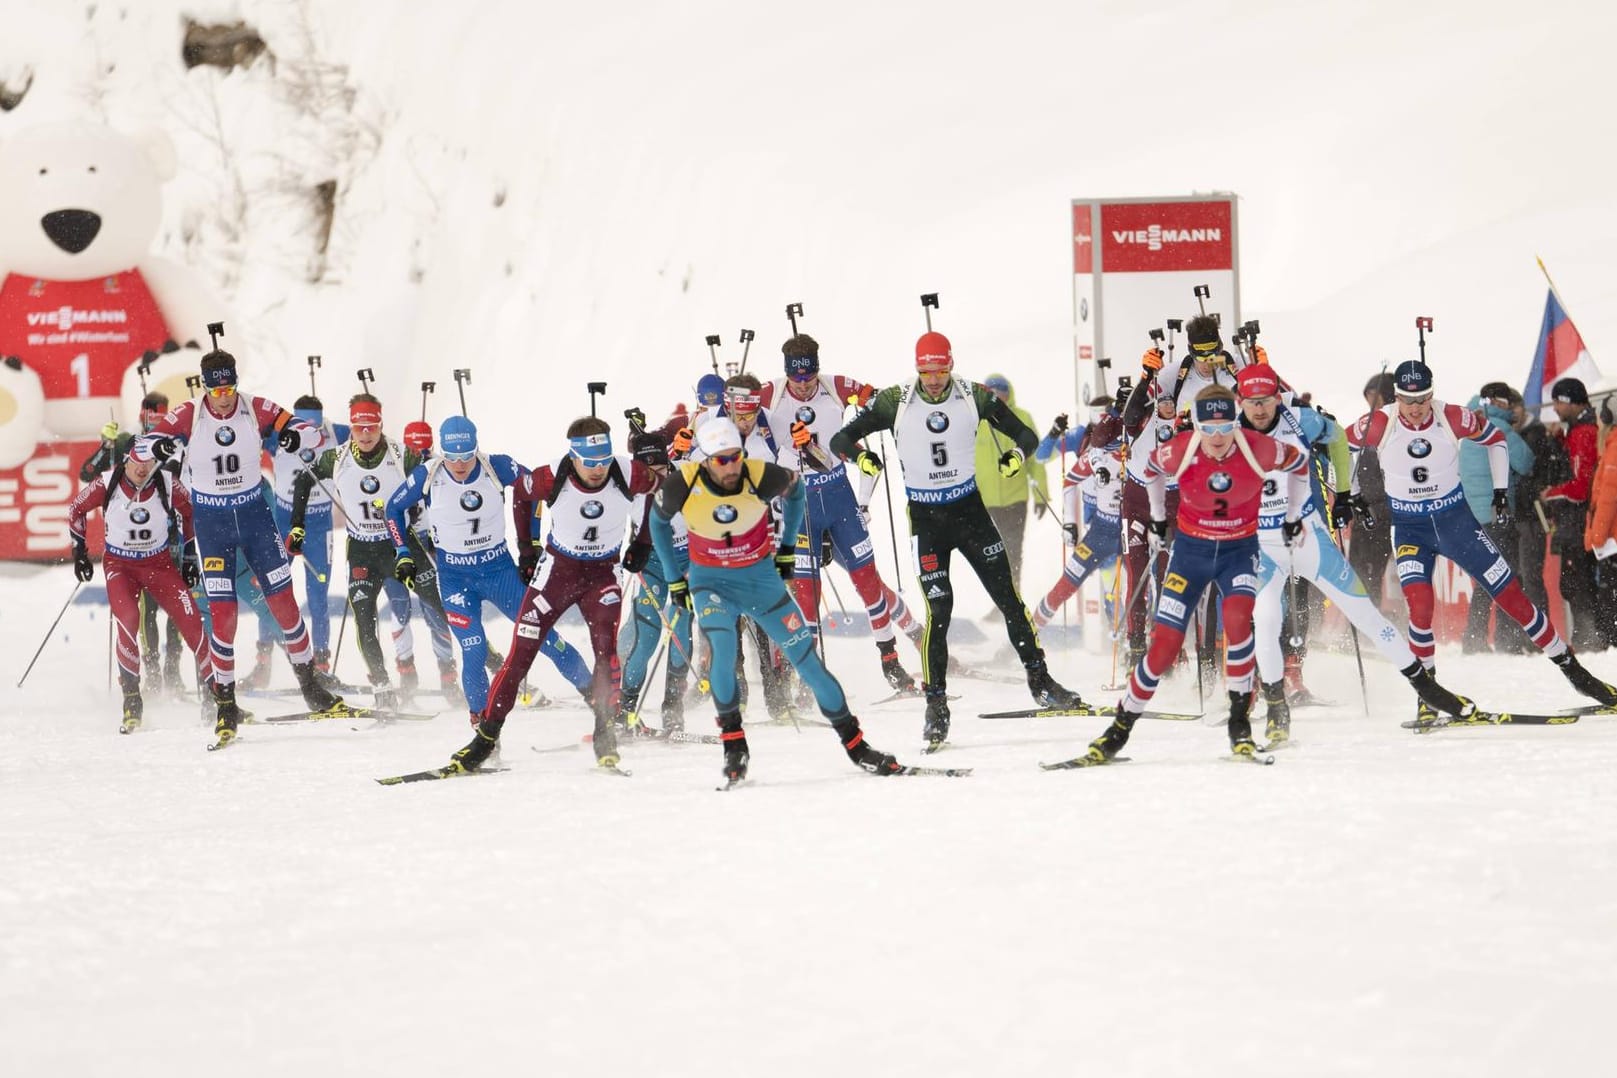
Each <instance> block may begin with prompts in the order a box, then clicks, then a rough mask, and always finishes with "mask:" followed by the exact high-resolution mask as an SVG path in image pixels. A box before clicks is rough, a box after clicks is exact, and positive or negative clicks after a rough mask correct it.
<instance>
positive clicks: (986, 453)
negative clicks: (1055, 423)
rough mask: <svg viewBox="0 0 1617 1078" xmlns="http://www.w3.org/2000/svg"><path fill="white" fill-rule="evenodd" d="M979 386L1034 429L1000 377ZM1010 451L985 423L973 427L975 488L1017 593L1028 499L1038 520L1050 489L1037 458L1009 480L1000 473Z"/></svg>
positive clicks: (1008, 445)
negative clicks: (996, 534)
mask: <svg viewBox="0 0 1617 1078" xmlns="http://www.w3.org/2000/svg"><path fill="white" fill-rule="evenodd" d="M983 385H984V386H986V387H987V389H988V391H989V392H990V393H992V394H993V395H994V396H996V397H998V398H999V399H1000V400H1001V401H1003V402H1004V404H1005V407H1007V408H1009V409H1010V410H1011V411H1012V412H1013V413H1015V415H1016V418H1018V419H1020V420H1021V421H1022V422H1023V423H1025V424H1027V426H1028V428H1029V429H1030V430H1038V427H1036V426H1034V423H1033V415H1032V413H1031V412H1029V411H1028V410H1027V409H1025V408H1018V407H1017V406H1016V393H1015V391H1014V390H1012V389H1011V383H1010V381H1009V380H1008V379H1007V378H1006V377H1005V376H1004V375H1003V374H990V375H989V376H988V377H987V378H984V379H983ZM1012 448H1015V447H1014V446H1012V445H1011V444H1010V441H1009V440H1008V439H1007V438H1006V437H1005V436H1004V435H1003V434H1000V433H999V431H997V430H995V429H994V428H993V427H991V426H989V424H988V422H987V421H986V420H984V421H983V422H981V423H979V424H978V425H977V489H978V490H979V491H981V492H982V496H983V505H985V506H987V507H988V515H989V517H991V518H992V519H993V521H994V527H996V528H998V529H999V536H1000V538H1001V539H1003V540H1005V554H1006V556H1007V557H1008V558H1009V559H1010V563H1011V580H1012V581H1013V582H1015V584H1016V587H1017V589H1018V591H1020V590H1021V587H1022V583H1021V581H1022V534H1023V532H1024V531H1025V530H1026V529H1027V503H1028V499H1029V498H1032V499H1033V515H1034V517H1035V518H1037V517H1042V516H1044V514H1045V511H1046V508H1047V506H1048V504H1049V501H1050V488H1049V483H1048V481H1047V480H1046V479H1045V475H1044V465H1043V464H1042V463H1038V462H1037V457H1035V459H1034V460H1031V461H1028V462H1027V463H1026V464H1025V465H1024V466H1023V468H1022V470H1021V471H1019V472H1017V473H1016V474H1015V475H1013V476H1011V477H1010V478H1006V477H1005V476H1003V475H1001V474H1000V471H999V458H1000V456H1001V455H1002V454H1003V453H1004V452H1005V451H1006V450H1007V449H1012Z"/></svg>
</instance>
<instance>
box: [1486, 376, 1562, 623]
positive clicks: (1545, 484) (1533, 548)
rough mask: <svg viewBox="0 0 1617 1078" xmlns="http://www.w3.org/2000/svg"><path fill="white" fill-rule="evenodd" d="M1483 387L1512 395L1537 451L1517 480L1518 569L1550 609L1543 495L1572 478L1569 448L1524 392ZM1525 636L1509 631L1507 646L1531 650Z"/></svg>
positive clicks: (1520, 424)
mask: <svg viewBox="0 0 1617 1078" xmlns="http://www.w3.org/2000/svg"><path fill="white" fill-rule="evenodd" d="M1482 389H1483V394H1482V395H1483V396H1485V397H1491V396H1496V395H1497V394H1498V393H1499V392H1500V391H1503V392H1504V393H1505V395H1506V396H1507V397H1508V398H1509V399H1510V401H1511V403H1512V413H1513V415H1514V417H1515V418H1514V420H1513V425H1514V426H1515V428H1516V433H1517V434H1518V435H1520V436H1521V440H1522V441H1524V442H1526V443H1527V448H1528V450H1529V451H1531V452H1532V454H1533V471H1532V474H1530V475H1526V476H1523V477H1522V479H1521V481H1520V482H1519V483H1517V484H1516V503H1515V506H1514V509H1515V514H1516V559H1517V560H1516V569H1517V572H1518V574H1519V575H1520V576H1521V581H1522V590H1523V591H1524V592H1526V593H1527V597H1528V598H1529V599H1531V600H1533V604H1534V605H1535V606H1537V607H1538V608H1539V609H1540V610H1548V609H1549V608H1550V593H1549V589H1548V588H1547V587H1546V586H1545V584H1544V559H1545V558H1546V557H1547V556H1548V554H1549V515H1548V514H1547V513H1546V512H1545V511H1544V503H1543V502H1541V501H1540V500H1539V496H1540V495H1542V494H1543V493H1544V491H1545V490H1547V489H1548V488H1550V487H1552V486H1554V485H1555V484H1557V483H1562V482H1565V481H1566V480H1567V479H1568V478H1570V477H1571V468H1570V467H1568V466H1567V464H1566V452H1565V448H1564V447H1562V446H1560V444H1559V443H1555V444H1554V445H1553V446H1552V443H1551V440H1550V434H1549V431H1548V430H1546V429H1545V427H1544V424H1543V423H1542V422H1541V421H1540V420H1539V418H1538V412H1537V411H1536V410H1532V409H1529V408H1528V407H1527V406H1526V404H1525V403H1523V401H1522V395H1521V394H1520V393H1518V392H1516V391H1515V390H1514V389H1511V388H1510V387H1509V386H1507V385H1505V384H1504V383H1503V382H1490V383H1488V384H1487V385H1485V386H1483V387H1482ZM1523 639H1525V634H1523V636H1522V637H1516V636H1514V635H1513V634H1510V633H1507V634H1506V635H1505V649H1506V650H1507V651H1512V652H1514V651H1517V650H1518V647H1519V648H1520V653H1521V654H1524V655H1525V654H1528V652H1527V645H1526V644H1525V643H1522V642H1521V641H1522V640H1523Z"/></svg>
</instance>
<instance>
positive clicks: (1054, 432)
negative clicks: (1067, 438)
mask: <svg viewBox="0 0 1617 1078" xmlns="http://www.w3.org/2000/svg"><path fill="white" fill-rule="evenodd" d="M1065 433H1067V413H1066V412H1062V413H1061V414H1060V415H1058V416H1056V421H1055V422H1054V423H1051V424H1050V435H1049V437H1050V440H1051V441H1052V442H1059V441H1060V440H1061V436H1062V435H1063V434H1065Z"/></svg>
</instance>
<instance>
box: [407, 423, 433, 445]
mask: <svg viewBox="0 0 1617 1078" xmlns="http://www.w3.org/2000/svg"><path fill="white" fill-rule="evenodd" d="M404 447H405V448H406V449H414V450H415V451H416V452H417V453H426V452H429V451H431V449H432V424H431V423H428V422H426V421H425V420H422V419H412V420H410V422H408V423H406V424H405V425H404Z"/></svg>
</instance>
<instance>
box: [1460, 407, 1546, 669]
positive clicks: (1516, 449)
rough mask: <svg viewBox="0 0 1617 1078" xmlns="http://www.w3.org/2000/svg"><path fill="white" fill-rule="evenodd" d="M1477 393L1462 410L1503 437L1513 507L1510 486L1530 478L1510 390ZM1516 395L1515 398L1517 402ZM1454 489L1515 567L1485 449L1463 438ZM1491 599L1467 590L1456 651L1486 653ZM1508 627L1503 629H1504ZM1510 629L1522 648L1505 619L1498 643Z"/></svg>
mask: <svg viewBox="0 0 1617 1078" xmlns="http://www.w3.org/2000/svg"><path fill="white" fill-rule="evenodd" d="M1482 389H1483V392H1482V393H1479V394H1478V395H1477V396H1475V397H1472V398H1471V399H1470V400H1469V401H1467V402H1466V407H1467V408H1470V409H1471V410H1472V411H1480V412H1481V413H1482V415H1483V418H1484V419H1485V420H1486V421H1487V422H1488V425H1489V426H1491V427H1495V428H1497V429H1498V430H1499V432H1500V433H1501V434H1503V435H1504V436H1505V447H1506V450H1507V451H1508V453H1509V456H1510V479H1509V484H1510V485H1509V487H1508V495H1507V497H1508V504H1511V505H1514V504H1515V500H1516V488H1517V486H1518V485H1519V484H1520V481H1521V480H1522V479H1524V478H1525V477H1527V476H1530V475H1532V474H1533V451H1532V450H1531V449H1528V448H1527V443H1526V442H1524V441H1522V439H1521V436H1520V435H1519V434H1517V433H1516V430H1515V428H1514V427H1513V426H1512V423H1511V420H1512V418H1513V409H1512V404H1511V397H1510V394H1511V390H1510V387H1508V386H1506V385H1504V384H1503V383H1500V382H1490V383H1488V384H1487V385H1485V386H1483V387H1482ZM1520 399H1521V398H1520V395H1519V394H1518V395H1517V400H1520ZM1460 486H1461V488H1462V489H1463V490H1464V491H1465V501H1466V504H1467V505H1468V506H1470V508H1471V515H1472V516H1474V517H1476V518H1477V524H1478V525H1479V526H1480V527H1481V528H1482V530H1483V531H1484V532H1486V533H1487V535H1488V538H1489V539H1491V540H1493V543H1494V545H1495V546H1497V547H1498V548H1499V550H1500V552H1501V553H1502V554H1503V555H1504V556H1505V561H1507V562H1508V563H1509V564H1510V567H1511V568H1512V569H1516V568H1517V566H1516V561H1517V558H1516V525H1515V523H1514V522H1511V523H1509V524H1495V523H1494V512H1493V474H1492V469H1491V468H1490V467H1489V464H1488V450H1487V447H1486V446H1482V445H1478V444H1477V443H1476V442H1473V441H1470V440H1466V441H1463V442H1461V443H1460ZM1493 609H1494V601H1493V596H1491V595H1489V594H1488V589H1487V588H1479V587H1472V589H1471V608H1470V610H1469V611H1467V614H1466V619H1465V636H1464V638H1463V639H1462V640H1461V647H1462V648H1463V649H1464V650H1465V651H1467V652H1473V651H1489V650H1491V649H1492V644H1491V643H1490V640H1489V632H1488V619H1489V617H1490V616H1491V614H1492V613H1493ZM1507 625H1508V626H1509V629H1507V628H1506V626H1507ZM1510 629H1514V630H1515V634H1516V637H1518V638H1519V639H1520V641H1521V643H1522V645H1523V646H1525V645H1526V644H1527V634H1526V633H1524V632H1522V628H1521V626H1520V625H1518V624H1516V622H1515V621H1514V620H1513V619H1511V618H1508V617H1501V618H1500V619H1499V621H1498V632H1499V641H1498V642H1499V643H1500V644H1501V645H1502V644H1504V643H1505V639H1506V634H1507V633H1508V632H1509V630H1510Z"/></svg>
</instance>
